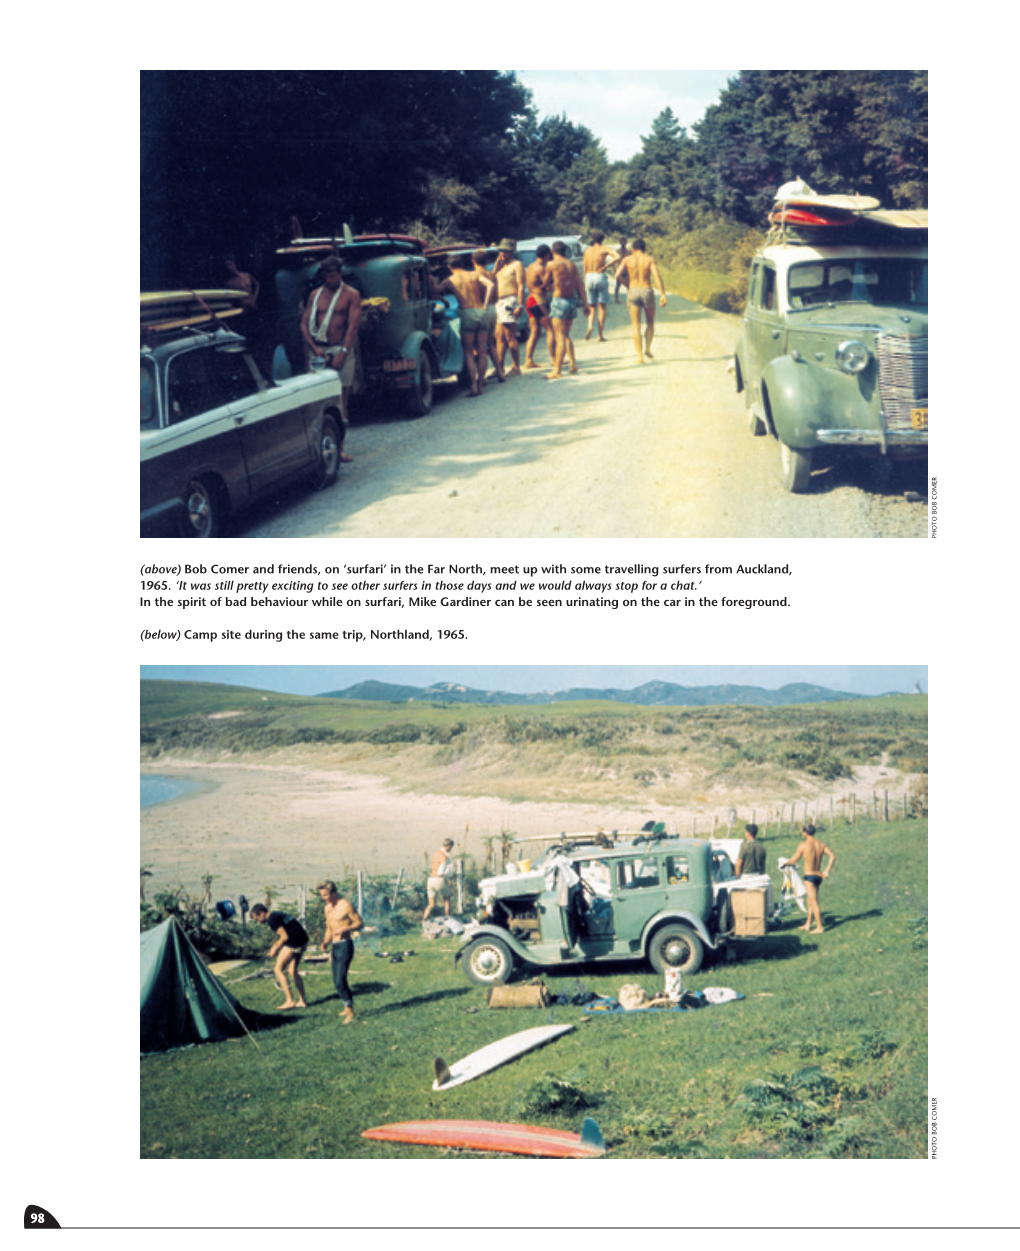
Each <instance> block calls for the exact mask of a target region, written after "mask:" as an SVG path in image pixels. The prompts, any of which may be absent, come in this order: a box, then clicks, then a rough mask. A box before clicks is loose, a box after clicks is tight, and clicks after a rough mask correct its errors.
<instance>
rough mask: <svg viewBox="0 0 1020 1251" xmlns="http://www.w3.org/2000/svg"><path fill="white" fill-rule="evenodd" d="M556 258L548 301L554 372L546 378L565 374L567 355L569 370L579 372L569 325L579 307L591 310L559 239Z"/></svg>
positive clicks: (560, 376) (577, 275)
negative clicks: (553, 352)
mask: <svg viewBox="0 0 1020 1251" xmlns="http://www.w3.org/2000/svg"><path fill="white" fill-rule="evenodd" d="M552 250H553V259H552V263H551V264H550V265H549V267H548V271H547V272H548V274H549V276H550V278H551V279H552V299H551V300H550V301H549V314H550V316H551V317H552V324H553V333H554V335H555V337H556V356H555V359H554V360H553V367H552V371H551V372H550V373H548V374H546V377H547V378H562V377H563V360H564V357H566V359H568V360H569V361H570V372H571V373H572V374H576V373H577V361H576V360H575V358H574V344H573V342H572V341H571V338H570V328H571V326H573V324H574V318H575V317H576V316H577V310H578V308H579V307H583V308H584V311H585V314H587V313H588V298H587V296H586V295H585V293H584V282H583V281H582V279H581V275H580V273H579V272H578V269H577V266H576V265H575V264H574V262H573V261H572V260H570V258H569V257H568V256H567V245H566V244H565V243H564V242H563V240H562V239H557V240H556V242H555V243H554V244H553V245H552Z"/></svg>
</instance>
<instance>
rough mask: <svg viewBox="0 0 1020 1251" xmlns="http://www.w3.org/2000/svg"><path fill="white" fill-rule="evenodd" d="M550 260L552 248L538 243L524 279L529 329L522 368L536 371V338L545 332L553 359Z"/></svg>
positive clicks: (550, 356) (553, 341)
mask: <svg viewBox="0 0 1020 1251" xmlns="http://www.w3.org/2000/svg"><path fill="white" fill-rule="evenodd" d="M551 260H552V248H550V247H549V245H548V244H547V243H540V244H539V245H538V247H537V248H536V249H535V259H534V261H532V263H531V264H530V265H529V266H528V270H527V274H526V278H527V283H528V302H527V309H528V323H529V325H530V327H531V329H530V332H529V334H528V342H527V345H526V346H525V349H524V368H525V369H537V368H538V366H537V365H536V364H535V348H536V347H537V346H538V336H539V334H540V333H541V331H543V330H544V331H545V337H546V346H547V347H548V348H549V359H550V360H552V359H553V352H554V346H555V342H556V341H555V338H554V336H553V328H552V322H551V321H550V320H549V292H550V290H551V289H552V279H551V278H550V277H549V270H548V265H549V262H550V261H551Z"/></svg>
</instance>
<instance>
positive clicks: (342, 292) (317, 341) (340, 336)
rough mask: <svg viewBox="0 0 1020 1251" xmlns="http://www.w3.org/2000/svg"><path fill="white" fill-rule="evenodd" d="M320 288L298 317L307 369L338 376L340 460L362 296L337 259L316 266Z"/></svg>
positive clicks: (310, 297)
mask: <svg viewBox="0 0 1020 1251" xmlns="http://www.w3.org/2000/svg"><path fill="white" fill-rule="evenodd" d="M319 270H320V272H321V274H322V286H321V287H319V288H318V289H317V290H315V291H313V292H312V294H311V295H310V296H309V297H308V304H307V306H306V307H305V311H304V314H303V315H302V317H301V335H302V337H303V338H304V341H305V349H306V355H307V358H308V366H309V369H321V368H323V367H325V368H329V369H335V370H336V371H337V373H338V374H339V375H340V383H341V391H340V411H341V413H342V415H343V427H344V428H343V430H342V431H341V432H340V459H341V460H342V461H345V462H349V461H350V459H351V457H350V456H346V455H344V450H343V439H344V436H345V435H346V433H347V426H348V424H349V420H350V417H349V413H348V402H349V391H350V388H351V386H352V384H353V382H354V351H355V348H356V347H357V343H358V327H359V326H360V324H361V296H360V295H359V294H358V293H357V291H355V290H354V288H353V287H351V286H349V285H347V284H346V283H345V282H344V271H343V265H342V264H341V262H340V258H339V257H338V256H327V257H326V259H325V260H324V261H323V262H322V264H321V265H320V266H319Z"/></svg>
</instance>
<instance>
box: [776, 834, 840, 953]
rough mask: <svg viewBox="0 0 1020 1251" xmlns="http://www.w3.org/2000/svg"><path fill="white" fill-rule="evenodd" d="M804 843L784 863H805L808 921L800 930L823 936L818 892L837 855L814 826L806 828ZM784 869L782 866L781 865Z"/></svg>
mask: <svg viewBox="0 0 1020 1251" xmlns="http://www.w3.org/2000/svg"><path fill="white" fill-rule="evenodd" d="M803 833H804V841H803V842H802V843H801V844H800V846H799V847H798V848H797V850H796V851H795V852H794V853H793V855H792V856H791V857H790V859H789V860H786V861H784V862H782V863H783V864H788V865H792V864H796V863H797V861H798V860H801V859H803V861H804V885H805V886H806V887H807V921H806V923H805V924H804V925H802V926H801V927H800V928H801V929H802V930H807V932H808V933H809V934H821V933H822V932H823V926H822V909H821V905H820V903H819V901H818V892H819V890H820V889H821V886H822V879H823V878H826V877H828V876H829V874H830V873H831V872H832V866H833V865H834V864H835V863H836V853H835V852H834V851H831V850H830V849H829V848H828V847H826V845H825V844H824V843H823V842H822V841H821V839H820V838H818V837H817V835H816V834H815V827H814V826H813V825H805V826H804V831H803ZM826 856H828V857H829V863H828V864H827V865H826V866H825V868H824V869H823V868H822V860H823V859H824V858H825V857H826ZM780 867H782V864H781V865H780ZM812 921H814V923H815V928H814V929H813V930H812V928H811V922H812Z"/></svg>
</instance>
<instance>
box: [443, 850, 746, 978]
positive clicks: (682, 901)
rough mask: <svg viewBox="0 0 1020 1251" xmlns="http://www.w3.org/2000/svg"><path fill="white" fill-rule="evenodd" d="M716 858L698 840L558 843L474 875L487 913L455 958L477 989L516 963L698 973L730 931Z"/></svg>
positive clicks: (503, 975) (508, 972)
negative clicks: (494, 871)
mask: <svg viewBox="0 0 1020 1251" xmlns="http://www.w3.org/2000/svg"><path fill="white" fill-rule="evenodd" d="M721 860H726V857H725V856H721V855H720V853H718V852H716V851H715V850H714V849H713V847H712V845H711V844H710V843H709V842H707V841H705V840H704V839H690V838H674V837H668V836H664V835H655V834H653V835H638V836H637V837H635V838H628V839H624V840H620V841H615V840H609V839H603V840H600V842H595V841H591V840H585V839H581V840H580V841H573V840H565V841H562V842H560V843H558V844H556V845H554V846H552V847H550V848H549V850H548V851H547V852H546V853H545V854H544V855H543V856H542V858H541V859H540V860H539V861H537V862H536V863H535V864H534V866H531V865H528V864H527V863H525V865H524V866H523V868H522V869H518V871H516V872H510V873H506V874H502V875H500V876H498V877H492V878H486V879H485V880H484V881H483V882H481V884H480V889H481V899H480V903H481V906H482V908H483V910H484V917H485V919H484V921H483V922H482V924H480V925H477V926H475V927H474V928H473V929H472V930H471V931H470V932H469V933H468V934H467V935H466V939H467V941H466V943H465V945H464V946H463V947H462V948H461V949H460V950H459V951H458V952H457V956H456V958H457V959H458V960H461V961H463V967H464V971H465V973H466V974H467V977H468V978H469V980H471V981H472V982H475V983H476V984H478V985H481V986H493V985H498V984H501V983H503V982H505V981H507V980H508V979H509V978H510V977H511V976H512V975H513V973H514V971H515V968H516V967H518V966H527V965H538V966H550V965H554V966H556V967H566V966H568V965H579V964H587V963H589V962H591V961H604V960H641V961H647V962H649V963H650V964H651V966H652V968H653V969H654V970H655V971H656V972H657V973H662V972H664V971H665V970H666V969H679V970H680V971H681V973H696V972H697V971H698V969H699V968H700V967H701V963H702V960H703V959H704V955H705V951H706V950H708V951H714V950H716V949H717V948H718V947H720V946H722V945H723V943H724V942H725V941H726V939H727V931H728V930H729V928H730V924H729V923H728V921H727V916H728V901H729V895H728V892H727V889H725V888H722V887H721V886H720V885H718V884H717V881H718V878H719V876H720V873H719V863H720V861H721ZM726 865H727V866H728V865H729V861H728V860H726ZM729 876H730V877H731V878H732V869H730V871H729ZM766 883H767V879H764V880H763V881H762V882H761V883H759V882H758V881H757V879H756V880H755V882H754V883H750V882H748V883H746V885H749V886H750V885H755V886H763V887H764V886H765V885H766ZM733 885H735V884H734V883H733V882H730V883H729V886H733Z"/></svg>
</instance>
